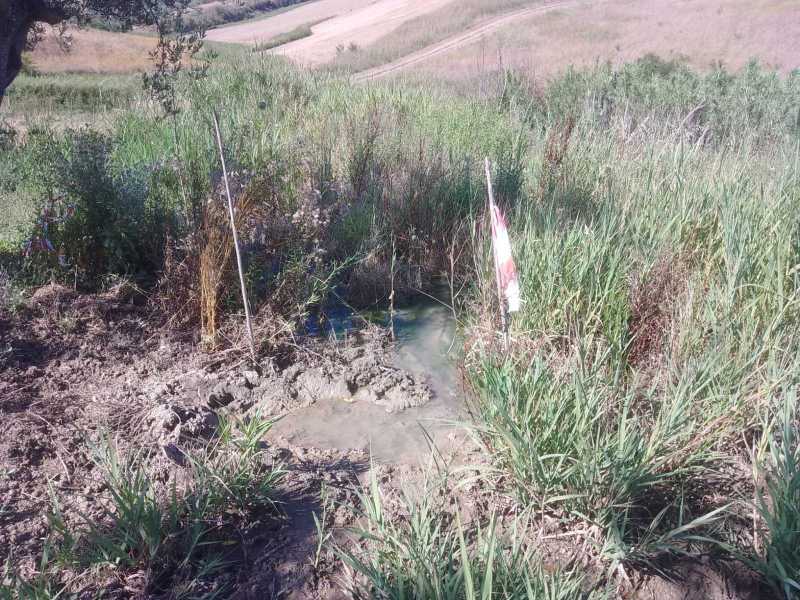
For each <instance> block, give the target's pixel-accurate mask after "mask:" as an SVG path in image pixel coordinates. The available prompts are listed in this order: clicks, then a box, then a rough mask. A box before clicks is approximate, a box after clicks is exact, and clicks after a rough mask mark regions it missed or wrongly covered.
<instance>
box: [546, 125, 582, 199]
mask: <svg viewBox="0 0 800 600" xmlns="http://www.w3.org/2000/svg"><path fill="white" fill-rule="evenodd" d="M574 129H575V118H574V117H573V116H572V115H570V116H568V117H567V118H565V119H564V120H563V121H561V123H560V124H559V125H557V126H555V127H553V128H552V129H551V130H550V133H549V134H548V136H547V142H546V143H545V146H544V159H543V161H542V174H541V176H540V179H539V197H540V198H544V197H545V195H546V194H547V193H549V192H550V191H551V190H552V189H553V187H554V186H555V184H556V183H557V182H558V178H559V173H560V171H561V165H562V164H564V160H565V159H566V158H567V153H568V152H569V141H570V139H571V138H572V132H573V131H574Z"/></svg>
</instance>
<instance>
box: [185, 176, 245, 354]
mask: <svg viewBox="0 0 800 600" xmlns="http://www.w3.org/2000/svg"><path fill="white" fill-rule="evenodd" d="M249 179H250V176H249V175H248V174H246V173H231V174H230V184H231V194H232V195H233V197H234V199H235V201H234V207H235V212H234V223H235V226H236V228H237V229H238V230H241V229H242V228H243V226H244V225H245V224H246V223H247V221H248V219H249V217H250V215H251V214H252V212H253V210H254V209H255V208H256V206H257V197H256V194H254V193H252V190H251V189H250V188H249V187H248V185H247V184H248V183H249ZM225 202H226V200H225V197H224V187H223V184H222V182H220V183H218V184H217V186H216V187H215V191H214V193H213V194H212V196H211V198H210V199H209V200H208V202H206V204H205V206H204V207H203V223H202V225H201V229H200V259H199V263H198V267H199V273H198V275H199V280H200V326H201V330H202V335H203V339H204V341H205V342H206V343H208V344H209V345H210V346H212V347H213V346H215V345H216V343H217V328H218V311H219V305H220V298H221V297H222V295H223V292H224V288H225V285H226V283H227V280H228V278H229V276H230V273H231V268H232V262H231V257H232V256H233V250H234V248H233V234H232V233H231V226H230V216H229V215H228V210H227V208H226V204H225Z"/></svg>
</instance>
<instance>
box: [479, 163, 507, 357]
mask: <svg viewBox="0 0 800 600" xmlns="http://www.w3.org/2000/svg"><path fill="white" fill-rule="evenodd" d="M484 166H485V168H486V189H487V190H488V192H489V193H488V206H489V222H490V223H494V214H493V212H492V211H493V208H494V189H493V188H492V169H491V164H490V163H489V158H488V157H487V158H486V160H485V162H484ZM492 258H493V259H494V279H495V283H496V285H497V301H498V303H499V305H500V327H501V328H502V331H503V349H504V350H506V351H507V350H508V318H507V316H506V303H505V299H504V298H503V285H502V282H501V280H500V265H498V264H497V253H496V252H495V249H494V229H492Z"/></svg>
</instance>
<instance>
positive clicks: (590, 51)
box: [375, 0, 800, 80]
mask: <svg viewBox="0 0 800 600" xmlns="http://www.w3.org/2000/svg"><path fill="white" fill-rule="evenodd" d="M460 37H461V36H460ZM458 42H459V40H458V39H455V38H454V39H453V40H449V41H448V42H443V43H442V44H439V45H438V47H439V48H441V47H445V46H447V44H448V43H449V44H451V46H450V48H449V49H448V51H446V52H441V51H437V52H434V53H432V54H428V55H426V53H425V52H421V53H420V60H411V61H410V62H409V63H408V64H398V65H397V68H395V69H391V71H393V72H396V71H400V70H401V69H403V68H405V67H409V68H408V69H407V71H406V72H411V71H413V72H415V74H419V75H421V76H430V77H435V78H439V79H444V80H454V79H463V78H465V77H470V76H479V75H480V74H482V73H487V72H494V71H497V70H498V69H502V68H509V67H511V68H515V69H521V70H524V71H527V72H528V73H530V74H533V75H539V76H548V75H551V74H554V73H557V72H559V71H563V69H565V68H566V67H568V66H570V65H575V66H591V65H593V64H595V63H596V62H605V61H611V62H612V63H613V64H622V63H624V62H626V61H630V60H635V59H637V58H639V57H641V56H642V55H644V54H647V53H654V54H656V55H658V56H660V57H662V58H665V59H669V58H685V59H686V60H688V62H689V64H691V65H693V66H695V67H698V68H701V69H707V68H708V67H709V66H711V64H712V63H715V62H717V61H722V63H724V64H725V65H726V66H727V67H729V68H734V69H736V68H740V67H742V66H743V65H745V64H746V63H747V62H748V61H749V60H750V59H752V58H758V59H759V61H760V62H761V63H762V64H764V65H766V66H769V67H774V68H776V69H778V70H780V71H782V72H784V73H788V72H789V71H791V70H792V69H794V68H797V67H798V66H800V59H798V56H800V4H798V3H797V2H794V1H791V0H753V1H750V0H705V1H703V2H686V1H685V0H652V1H649V2H632V1H630V0H607V1H603V2H589V1H584V2H578V3H571V4H567V5H565V6H560V7H558V8H556V9H553V10H548V11H543V12H542V13H539V14H532V15H529V16H527V17H524V18H523V17H520V19H519V20H516V21H515V22H512V23H507V24H505V26H504V27H503V28H502V29H497V30H495V31H492V32H491V33H490V35H486V36H481V37H480V38H479V39H471V40H470V42H471V43H470V44H469V45H464V44H462V43H458ZM429 50H434V49H429ZM409 58H411V57H409ZM428 59H429V60H428ZM411 67H413V69H412V68H411ZM382 73H383V72H382V71H381V70H376V73H375V74H376V75H380V74H382Z"/></svg>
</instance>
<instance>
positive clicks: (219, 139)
mask: <svg viewBox="0 0 800 600" xmlns="http://www.w3.org/2000/svg"><path fill="white" fill-rule="evenodd" d="M212 115H213V117H214V131H215V132H216V134H217V147H218V148H219V160H220V162H221V163H222V178H223V179H224V180H225V195H226V196H227V198H228V213H229V215H230V218H231V232H232V233H233V248H234V250H235V251H236V266H237V267H238V269H239V283H240V284H241V285H242V304H244V318H245V322H246V324H247V339H248V341H249V342H250V357H251V358H252V360H253V364H255V362H256V344H255V340H254V338H253V324H252V322H251V321H250V303H249V302H248V301H247V287H246V286H245V283H244V269H243V268H242V253H241V252H240V251H239V235H238V234H237V233H236V218H235V216H234V212H233V199H232V198H231V188H230V185H229V184H228V169H227V167H226V166H225V149H224V147H223V145H222V134H221V133H220V131H219V118H218V117H217V111H213V112H212Z"/></svg>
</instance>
